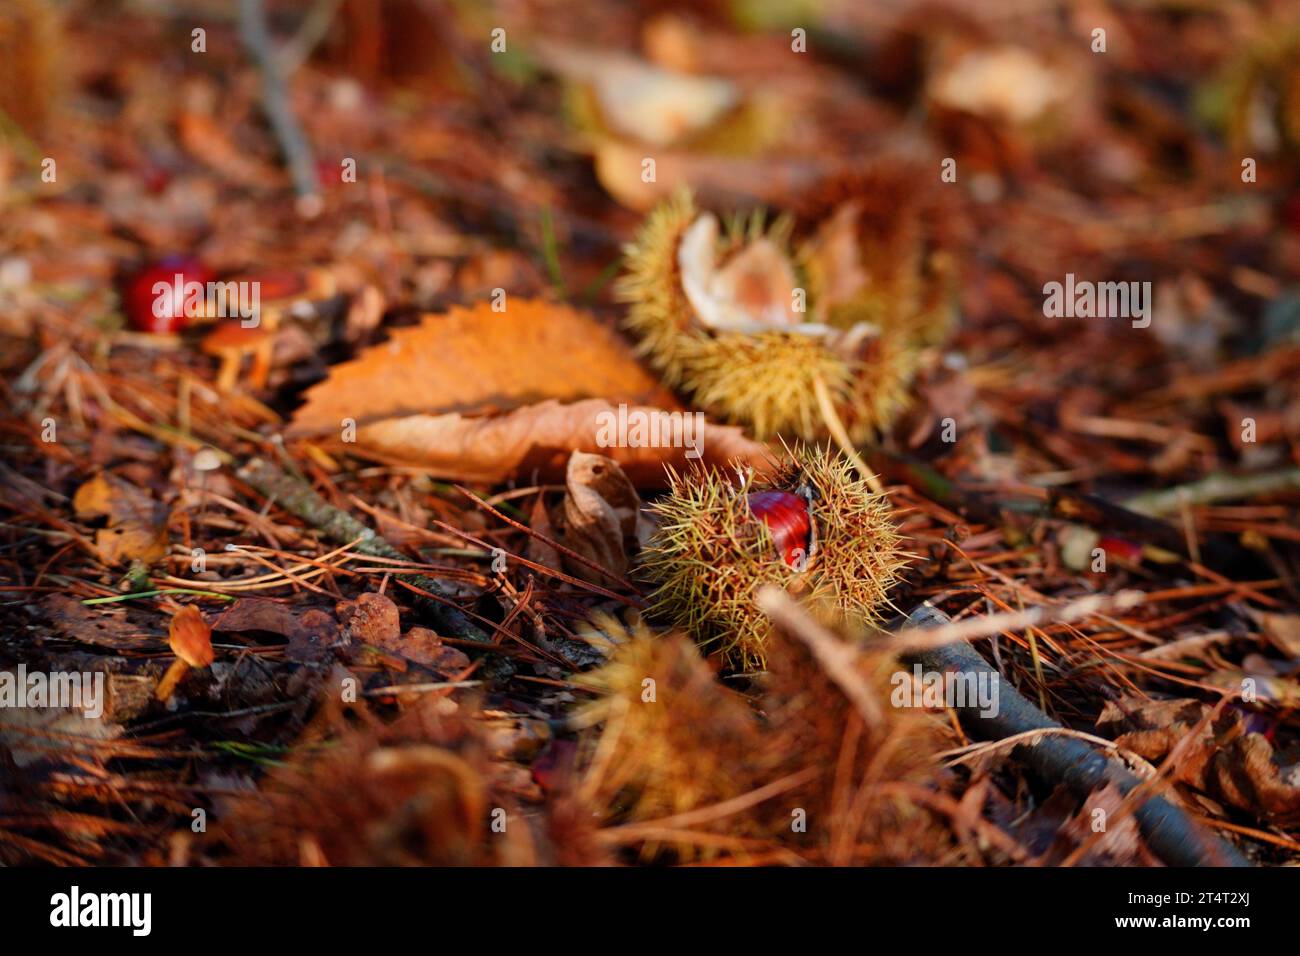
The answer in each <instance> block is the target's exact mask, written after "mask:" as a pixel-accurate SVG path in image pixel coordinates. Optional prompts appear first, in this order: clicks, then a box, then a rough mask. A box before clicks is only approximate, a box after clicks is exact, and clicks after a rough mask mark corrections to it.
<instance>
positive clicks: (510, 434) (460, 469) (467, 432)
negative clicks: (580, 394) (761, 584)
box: [342, 399, 773, 488]
mask: <svg viewBox="0 0 1300 956" xmlns="http://www.w3.org/2000/svg"><path fill="white" fill-rule="evenodd" d="M617 413H618V410H617V408H616V407H615V406H614V405H612V404H611V403H610V402H608V401H601V400H599V399H589V400H587V401H581V402H576V403H574V404H572V405H562V404H560V403H559V402H556V401H545V402H541V403H539V404H537V405H530V406H528V407H527V408H520V409H516V410H515V411H512V412H509V413H507V414H505V415H498V416H495V417H491V418H467V417H465V416H463V415H458V414H447V415H407V416H406V417H404V418H391V419H388V420H387V421H381V422H376V423H375V424H373V425H367V426H365V427H364V428H359V429H357V436H356V437H357V440H356V443H355V444H348V445H345V446H342V447H344V448H346V449H347V450H348V451H350V452H354V453H358V454H362V455H366V456H368V457H371V458H374V459H376V460H378V461H385V462H389V463H392V464H401V465H412V466H418V467H422V468H427V469H428V470H430V471H431V472H434V473H436V474H438V475H440V476H442V477H445V478H450V479H453V480H456V481H482V482H501V481H506V480H509V479H511V478H516V477H525V478H531V476H532V475H533V474H534V473H536V474H537V476H538V479H539V480H541V481H559V480H561V479H562V477H563V476H564V474H565V469H566V466H567V464H568V461H569V456H570V455H571V454H572V453H573V452H575V451H585V452H592V453H607V454H608V455H609V456H610V458H612V459H613V460H614V461H616V462H617V463H618V464H619V467H621V468H622V469H623V471H624V473H625V474H626V475H627V477H628V478H629V479H631V481H632V483H633V484H634V485H636V487H638V488H660V487H663V486H664V485H666V484H667V476H666V471H665V466H672V467H673V468H675V469H677V470H678V471H682V470H685V469H686V468H687V467H689V466H690V465H692V464H694V463H696V462H695V461H694V460H692V459H689V458H687V457H686V454H687V452H688V451H689V449H687V448H672V447H667V448H665V447H653V448H652V447H641V448H621V447H614V448H607V447H602V446H601V445H600V443H599V441H598V438H597V436H598V435H599V433H600V432H601V430H602V428H603V427H604V421H603V414H605V415H608V414H614V415H616V414H617ZM634 413H644V414H646V415H655V414H661V413H662V409H658V408H646V407H633V408H630V409H628V414H629V415H632V414H634ZM698 437H699V438H700V450H701V453H702V457H701V459H700V463H702V464H704V465H706V466H711V467H726V466H728V465H729V464H730V463H731V462H733V461H739V462H740V463H741V464H743V465H746V466H748V467H752V468H753V469H754V470H755V473H756V474H758V475H760V476H761V475H763V474H766V473H767V472H768V471H769V470H770V469H771V467H772V464H773V460H772V458H771V456H770V454H769V452H768V449H767V446H765V445H763V444H761V443H759V442H756V441H753V440H752V439H749V438H746V437H745V435H744V433H743V432H742V431H741V430H740V429H739V428H735V427H732V426H728V425H714V424H706V425H705V426H704V428H703V430H702V432H701V434H700V435H699V436H698Z"/></svg>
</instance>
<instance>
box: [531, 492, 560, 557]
mask: <svg viewBox="0 0 1300 956" xmlns="http://www.w3.org/2000/svg"><path fill="white" fill-rule="evenodd" d="M528 527H530V528H532V529H533V532H534V533H533V534H530V535H529V536H528V553H527V557H528V560H529V561H534V562H536V563H537V564H540V565H542V567H545V568H550V569H551V570H552V571H562V570H564V565H563V563H562V562H561V560H560V552H559V551H558V550H557V549H556V548H555V546H554V545H552V544H548V543H547V540H550V541H554V540H555V529H554V528H552V527H551V516H550V515H549V514H548V513H547V511H546V496H545V495H538V496H537V497H536V498H535V499H534V500H533V510H532V513H531V514H530V515H529V516H528Z"/></svg>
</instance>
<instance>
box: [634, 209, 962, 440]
mask: <svg viewBox="0 0 1300 956" xmlns="http://www.w3.org/2000/svg"><path fill="white" fill-rule="evenodd" d="M699 214H700V212H699V210H698V209H697V208H696V206H695V203H694V201H693V200H692V199H691V197H690V195H689V193H686V192H681V193H678V194H677V195H676V196H674V197H673V198H672V199H671V200H669V201H668V202H665V203H663V204H661V205H660V206H659V207H658V208H656V209H655V210H654V211H652V212H651V214H650V216H649V217H648V218H647V219H646V222H645V223H644V225H643V226H642V228H641V230H640V232H639V233H638V234H637V237H636V240H635V241H634V242H633V243H632V244H631V245H629V246H628V248H627V249H626V270H627V271H626V273H625V275H624V276H623V277H622V279H621V280H620V281H619V283H618V285H617V287H616V289H617V293H618V295H619V297H620V298H621V299H622V300H623V301H626V302H627V303H629V309H628V313H627V317H626V319H625V325H626V327H627V328H628V329H629V330H630V331H631V332H632V333H633V335H634V336H635V337H636V338H637V340H638V343H639V344H638V351H639V352H640V354H642V355H643V356H645V357H646V358H647V359H648V360H649V362H650V363H651V364H652V365H653V366H654V367H655V369H656V370H657V371H658V372H659V373H660V374H661V375H662V376H663V378H664V381H665V382H666V383H667V384H668V385H670V386H672V387H674V388H681V389H683V390H684V391H685V392H687V393H688V394H689V395H690V396H691V398H692V399H693V400H694V402H695V403H696V404H697V405H699V406H700V407H701V408H702V409H704V410H705V411H706V412H708V413H709V414H711V415H713V416H715V417H718V418H720V419H722V420H724V421H728V422H733V423H738V424H741V425H744V426H746V427H747V428H749V429H750V431H752V432H753V433H754V434H755V435H756V436H757V437H759V438H762V439H770V438H773V437H776V436H779V435H787V436H792V437H795V438H799V439H804V440H817V439H822V438H825V437H826V435H827V434H828V429H827V426H826V421H825V416H824V415H823V413H822V410H821V408H820V405H819V403H818V400H817V395H816V390H815V383H816V381H817V380H818V379H820V380H821V381H822V382H823V383H824V384H825V386H826V390H827V393H828V394H829V395H830V397H831V402H832V405H833V406H834V407H835V410H836V414H837V415H838V416H839V418H840V419H841V421H842V422H844V424H845V427H846V428H847V430H848V432H849V435H850V437H851V438H852V439H853V440H854V441H857V442H863V441H868V440H870V439H871V438H872V437H873V436H874V435H875V434H877V433H878V432H880V431H883V430H885V429H887V428H888V427H889V426H890V425H891V424H892V423H893V421H894V419H895V418H896V417H897V415H898V413H899V412H900V411H901V410H902V409H903V407H904V406H905V404H906V398H907V393H908V387H909V386H910V384H911V381H912V378H913V377H914V375H915V373H916V369H917V365H918V354H917V352H918V349H919V348H920V347H921V346H922V345H925V344H930V343H931V342H933V341H935V340H938V339H940V338H942V337H943V335H945V334H946V332H947V316H948V315H949V314H950V313H951V309H949V308H948V307H947V302H946V300H944V299H942V298H939V299H934V298H930V299H927V298H925V297H924V296H925V291H926V289H927V288H928V287H924V285H923V283H922V282H921V281H920V280H919V279H918V278H916V277H911V278H908V277H905V276H904V277H899V278H893V279H891V281H890V282H888V283H884V282H877V283H876V284H874V285H873V286H872V287H871V288H870V289H869V290H866V291H865V292H863V293H862V294H860V295H859V296H856V297H855V298H854V299H853V300H852V301H851V302H847V303H843V304H840V305H837V306H836V307H835V308H834V309H830V310H828V314H827V315H825V316H824V317H823V320H824V321H825V322H826V323H827V324H829V325H833V326H836V327H838V328H842V329H850V328H852V327H853V326H854V325H855V324H856V323H858V322H868V323H871V324H872V325H874V326H876V327H877V328H879V329H880V334H879V335H878V336H877V337H876V338H875V339H873V340H871V341H870V342H868V343H866V344H865V345H864V346H863V347H862V348H861V349H860V350H859V351H858V352H857V353H856V354H853V355H846V354H844V353H842V352H840V351H838V350H836V349H834V348H832V347H831V346H830V345H829V344H827V342H826V341H824V340H823V339H820V338H814V337H810V336H807V335H802V334H799V333H791V332H781V331H771V332H764V333H759V334H748V333H742V332H718V333H715V332H712V331H710V330H708V329H705V328H703V327H702V326H700V325H699V323H698V322H696V320H695V313H694V310H693V309H692V307H691V304H690V302H689V300H688V299H687V298H686V295H685V293H684V292H683V291H682V286H681V275H680V270H679V268H678V264H677V247H678V243H679V242H680V240H681V237H682V234H683V233H684V232H685V230H686V229H687V228H688V227H689V226H690V225H691V223H693V222H694V221H695V219H696V218H697V217H698V216H699ZM789 228H790V224H789V222H788V221H787V220H778V222H777V223H775V224H773V226H772V227H771V228H769V229H764V226H763V220H762V218H761V216H760V215H756V216H754V217H751V218H750V219H749V220H748V221H746V222H744V223H735V222H733V223H732V224H731V225H730V228H729V229H728V230H727V236H726V238H725V240H724V242H725V243H726V244H727V245H728V246H730V247H731V248H733V249H734V248H736V247H738V246H739V245H740V244H742V243H743V242H745V241H747V240H752V239H754V238H757V237H759V236H763V235H766V237H767V238H769V239H771V240H773V241H775V242H777V243H778V244H779V245H782V246H785V245H787V243H788V233H789ZM728 251H729V250H728V249H725V248H724V249H723V250H722V252H723V254H724V255H725V254H726V252H728ZM791 258H792V262H793V263H794V265H795V268H796V271H797V273H798V274H799V275H800V276H801V281H802V282H803V283H804V286H805V287H806V288H807V289H808V293H809V302H810V304H815V303H816V301H817V298H818V294H819V290H820V289H821V288H822V287H824V285H825V279H824V277H823V276H822V274H821V272H820V270H821V268H822V266H821V264H820V263H819V262H818V261H817V259H816V257H815V256H814V255H811V254H809V253H807V252H804V253H801V254H800V255H798V256H792V257H791Z"/></svg>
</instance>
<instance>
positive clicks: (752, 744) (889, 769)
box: [574, 619, 959, 865]
mask: <svg viewBox="0 0 1300 956" xmlns="http://www.w3.org/2000/svg"><path fill="white" fill-rule="evenodd" d="M600 628H601V630H602V631H603V632H604V633H605V634H606V635H608V637H609V638H610V639H611V640H612V642H613V643H614V645H615V646H614V650H613V652H612V654H611V657H610V660H609V663H607V664H606V665H605V666H604V667H602V668H599V669H598V670H595V671H592V672H590V673H588V674H587V675H584V677H583V678H582V681H581V682H582V683H584V684H585V685H587V686H588V687H589V688H590V689H592V690H594V691H596V692H597V693H598V694H599V695H600V696H599V697H598V698H597V699H596V700H595V701H593V702H592V703H590V704H588V705H587V706H585V707H584V708H583V709H582V710H581V711H580V712H579V713H578V715H577V716H576V718H575V721H574V722H575V724H576V725H577V726H578V728H579V731H580V740H581V749H580V752H581V755H582V756H581V765H582V770H581V773H580V778H579V780H580V783H579V792H580V794H581V797H582V804H583V805H585V806H588V807H590V808H591V811H592V812H594V813H595V815H596V816H597V817H598V818H600V819H601V820H602V821H603V822H604V823H605V825H606V827H607V828H608V827H615V828H617V829H615V830H613V831H610V830H609V829H606V830H605V831H604V833H605V834H606V835H614V834H617V837H618V840H617V842H618V843H619V844H621V845H623V846H627V847H629V848H635V850H636V851H637V853H638V855H639V856H640V858H641V859H643V860H644V859H653V860H657V861H662V862H687V861H691V860H695V859H699V858H701V857H717V856H719V855H728V856H730V857H731V858H733V859H735V860H737V861H746V862H756V861H761V862H769V863H770V862H781V863H791V864H800V863H830V864H838V865H846V864H898V863H909V862H915V861H917V860H924V859H944V858H949V857H951V858H955V854H956V853H957V852H959V851H958V849H957V847H956V841H955V840H954V837H953V833H952V829H951V827H950V826H948V824H947V822H946V821H945V820H943V818H942V815H941V814H936V813H935V812H934V810H933V805H934V802H935V798H934V797H933V796H932V795H934V794H936V793H937V792H938V791H941V790H942V789H943V786H944V784H945V782H946V780H947V777H946V774H945V772H944V771H943V770H942V769H941V767H940V763H939V761H938V760H937V758H936V755H937V754H938V753H939V752H941V751H943V750H945V749H947V748H950V747H951V746H953V745H954V744H955V743H956V742H957V741H956V740H955V739H954V735H953V734H952V729H951V725H950V724H948V723H947V722H946V721H945V720H944V719H943V717H942V715H939V714H934V713H927V712H925V711H921V710H917V709H912V708H896V707H888V706H884V702H885V701H886V700H888V699H889V695H890V692H889V688H890V685H891V678H892V677H893V675H896V674H897V673H898V672H899V670H900V668H901V666H902V665H900V664H899V662H898V661H897V659H896V658H895V657H894V656H893V655H892V654H889V653H888V652H887V651H884V650H882V649H876V650H873V651H870V652H864V653H860V654H859V655H858V656H857V658H856V660H855V661H854V663H853V664H852V665H851V667H850V668H849V669H848V674H847V677H848V679H851V680H854V681H857V682H858V686H857V687H855V688H854V689H855V690H857V691H859V692H865V693H868V694H871V695H873V696H876V697H877V698H878V699H879V700H880V701H881V703H882V707H881V714H880V718H879V719H878V720H876V721H873V722H870V723H868V722H865V721H864V720H863V718H862V715H861V713H859V712H858V710H857V707H856V706H855V704H854V703H853V701H852V700H851V699H850V697H851V695H850V694H848V693H847V692H846V688H845V686H843V683H842V682H843V680H844V679H845V677H846V674H845V673H840V674H839V675H838V678H839V681H837V680H836V679H832V678H831V677H830V676H828V674H827V673H826V672H825V670H824V669H823V668H822V666H821V664H820V663H819V662H818V661H817V660H816V659H815V657H814V656H813V655H812V654H811V653H810V651H809V649H808V647H807V646H806V645H804V644H803V643H801V642H800V641H799V640H798V639H797V638H795V637H793V636H791V635H787V634H785V633H782V632H781V631H779V630H778V631H775V632H773V634H772V638H771V641H770V651H771V661H770V663H771V667H770V669H769V671H768V672H767V673H766V674H765V675H763V678H762V680H761V681H759V682H757V683H756V684H755V685H753V686H752V690H753V691H754V695H753V698H752V699H746V698H745V697H742V696H740V695H739V694H737V693H735V692H734V691H732V690H729V689H728V688H726V687H724V686H723V684H722V683H721V682H720V681H718V680H717V679H716V678H715V677H714V676H713V674H712V673H711V671H710V668H709V667H708V665H707V663H706V662H705V661H704V659H703V658H701V657H700V655H699V652H698V650H697V649H696V648H695V647H694V646H693V644H692V643H691V642H690V640H689V639H688V638H687V637H686V636H684V635H683V634H681V633H679V632H671V633H666V634H658V633H655V632H653V631H651V630H649V629H648V628H646V627H645V626H643V625H639V626H635V627H630V628H625V627H623V626H622V625H619V624H617V623H616V622H613V621H611V620H609V619H604V620H602V621H601V622H600ZM839 639H841V640H842V639H843V638H842V637H841V638H839ZM647 678H649V679H652V680H653V681H654V688H655V700H653V701H647V700H646V699H645V687H646V684H645V681H646V679H647ZM760 714H761V715H762V717H761V718H760V717H759V715H760ZM764 794H765V795H764ZM938 800H939V801H940V802H941V801H942V800H943V798H942V797H941V796H940V797H938ZM687 821H689V823H688V822H687Z"/></svg>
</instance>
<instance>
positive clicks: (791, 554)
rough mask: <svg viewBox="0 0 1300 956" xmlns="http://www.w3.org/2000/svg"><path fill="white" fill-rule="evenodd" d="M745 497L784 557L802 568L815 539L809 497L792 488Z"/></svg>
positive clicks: (786, 560) (793, 564)
mask: <svg viewBox="0 0 1300 956" xmlns="http://www.w3.org/2000/svg"><path fill="white" fill-rule="evenodd" d="M746 500H747V501H748V503H749V513H750V514H752V515H753V516H754V517H755V518H757V519H758V520H759V521H761V522H763V524H765V525H767V527H768V530H769V531H770V532H771V534H772V543H773V544H775V545H776V551H777V554H779V555H780V556H781V560H782V561H784V562H785V563H786V564H788V565H789V566H790V567H792V568H796V569H800V566H801V564H802V562H805V561H807V560H808V558H810V557H811V556H812V550H813V547H814V545H815V543H816V532H815V530H814V527H813V518H812V508H811V505H810V503H809V500H808V498H806V497H804V496H803V495H798V494H795V493H794V492H791V491H755V492H752V493H751V494H749V495H747V496H746Z"/></svg>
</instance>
